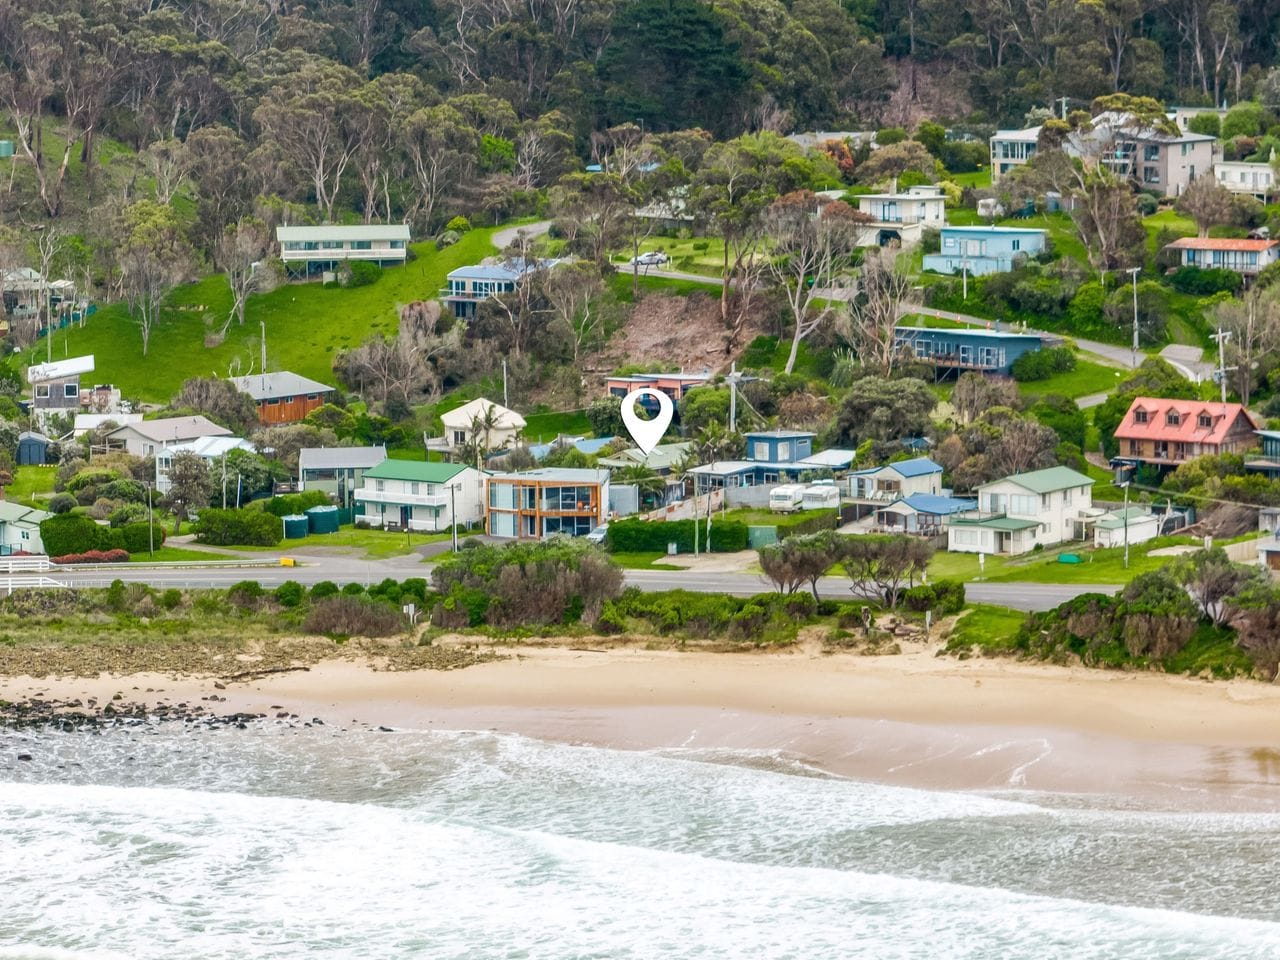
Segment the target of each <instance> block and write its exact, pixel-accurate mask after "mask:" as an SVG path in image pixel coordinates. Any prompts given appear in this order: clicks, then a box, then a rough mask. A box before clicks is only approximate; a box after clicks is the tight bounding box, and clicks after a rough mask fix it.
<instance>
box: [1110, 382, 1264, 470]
mask: <svg viewBox="0 0 1280 960" xmlns="http://www.w3.org/2000/svg"><path fill="white" fill-rule="evenodd" d="M1259 426H1260V424H1259V423H1258V421H1257V420H1255V419H1254V416H1253V414H1251V413H1250V412H1249V411H1248V410H1246V409H1245V408H1244V407H1243V406H1241V405H1240V404H1238V403H1218V402H1216V401H1213V402H1208V401H1204V400H1162V399H1159V398H1157V397H1135V398H1134V401H1133V403H1132V404H1130V405H1129V410H1128V412H1127V413H1126V414H1125V415H1124V419H1123V420H1121V421H1120V426H1118V427H1116V440H1117V441H1118V443H1119V447H1120V452H1119V455H1120V456H1121V457H1123V458H1125V459H1129V460H1141V461H1143V462H1144V463H1152V464H1156V465H1168V466H1177V465H1178V464H1180V463H1184V462H1186V461H1187V460H1191V459H1193V458H1194V457H1201V456H1204V455H1205V454H1210V453H1212V454H1218V453H1241V452H1243V451H1245V450H1248V449H1249V448H1250V447H1252V446H1253V445H1254V444H1256V443H1257V442H1258V436H1257V434H1256V433H1255V432H1254V431H1255V430H1257V429H1258V427H1259Z"/></svg>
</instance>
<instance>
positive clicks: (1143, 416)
mask: <svg viewBox="0 0 1280 960" xmlns="http://www.w3.org/2000/svg"><path fill="white" fill-rule="evenodd" d="M1133 422H1134V423H1146V422H1147V411H1145V410H1135V411H1133Z"/></svg>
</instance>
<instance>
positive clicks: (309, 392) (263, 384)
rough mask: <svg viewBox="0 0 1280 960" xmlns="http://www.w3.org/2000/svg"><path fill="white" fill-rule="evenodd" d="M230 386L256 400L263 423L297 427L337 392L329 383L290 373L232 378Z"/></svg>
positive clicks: (255, 374)
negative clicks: (294, 424)
mask: <svg viewBox="0 0 1280 960" xmlns="http://www.w3.org/2000/svg"><path fill="white" fill-rule="evenodd" d="M231 383H232V384H234V386H235V388H236V389H237V390H239V391H240V392H241V393H247V394H248V395H249V396H250V397H251V398H252V399H253V403H254V406H256V407H257V408H258V419H259V420H261V421H262V422H263V423H296V422H297V421H299V420H301V419H303V418H304V417H306V415H307V414H309V413H310V412H311V411H312V410H316V409H319V408H320V407H322V406H324V405H325V404H326V403H327V402H328V401H329V399H330V397H332V396H333V394H334V393H335V392H336V391H335V390H334V388H333V387H331V386H329V385H328V384H327V383H320V382H319V381H318V380H311V379H309V378H308V377H303V376H300V375H298V374H296V373H290V372H289V371H287V370H281V371H279V372H277V373H254V374H250V375H249V376H247V377H232V378H231Z"/></svg>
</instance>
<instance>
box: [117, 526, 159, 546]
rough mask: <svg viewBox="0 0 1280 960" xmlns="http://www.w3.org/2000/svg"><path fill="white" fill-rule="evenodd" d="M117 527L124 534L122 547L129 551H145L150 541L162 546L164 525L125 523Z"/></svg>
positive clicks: (150, 543)
mask: <svg viewBox="0 0 1280 960" xmlns="http://www.w3.org/2000/svg"><path fill="white" fill-rule="evenodd" d="M119 529H120V532H121V533H122V534H123V535H124V548H125V549H126V550H128V551H129V552H130V553H146V552H147V551H148V550H150V549H151V545H152V543H154V544H155V545H156V546H157V547H161V546H164V526H163V525H161V524H159V523H156V524H148V523H146V522H142V523H126V524H125V525H124V526H123V527H120V528H119Z"/></svg>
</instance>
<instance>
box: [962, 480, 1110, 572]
mask: <svg viewBox="0 0 1280 960" xmlns="http://www.w3.org/2000/svg"><path fill="white" fill-rule="evenodd" d="M1093 483H1094V482H1093V480H1091V479H1090V478H1089V477H1086V476H1085V475H1084V474H1083V473H1079V472H1077V471H1075V470H1072V469H1071V468H1070V467H1048V468H1047V469H1044V470H1033V471H1031V472H1030V473H1018V474H1014V475H1013V476H1011V477H1004V478H1003V479H1000V480H993V481H992V482H991V483H984V484H982V485H981V486H980V487H978V510H977V511H976V512H975V513H971V514H967V515H965V516H961V517H953V518H952V519H951V526H950V527H949V528H948V530H947V549H948V550H951V551H954V552H957V553H994V554H1003V555H1006V556H1016V555H1017V554H1021V553H1027V552H1028V551H1030V550H1033V549H1034V548H1035V547H1036V545H1037V544H1039V545H1042V546H1053V545H1055V544H1059V543H1064V542H1066V541H1068V540H1079V539H1081V538H1082V537H1083V536H1084V522H1083V520H1084V516H1083V514H1084V513H1088V512H1089V511H1090V508H1091V507H1092V506H1093ZM1082 512H1083V513H1082Z"/></svg>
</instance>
